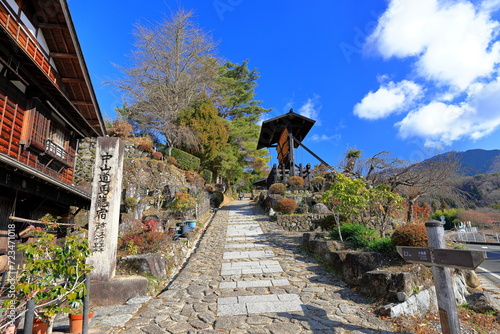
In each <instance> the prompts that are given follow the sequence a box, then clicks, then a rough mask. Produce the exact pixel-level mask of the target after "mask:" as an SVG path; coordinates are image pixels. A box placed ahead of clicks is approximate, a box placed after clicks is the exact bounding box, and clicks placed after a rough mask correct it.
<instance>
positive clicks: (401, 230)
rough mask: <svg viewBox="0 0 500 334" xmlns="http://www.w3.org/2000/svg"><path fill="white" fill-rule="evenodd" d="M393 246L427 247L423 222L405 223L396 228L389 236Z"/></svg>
mask: <svg viewBox="0 0 500 334" xmlns="http://www.w3.org/2000/svg"><path fill="white" fill-rule="evenodd" d="M391 241H392V244H393V245H394V246H410V247H427V246H428V241H427V231H426V229H425V225H424V224H405V225H400V226H398V227H397V228H396V230H395V231H394V233H393V234H392V236H391Z"/></svg>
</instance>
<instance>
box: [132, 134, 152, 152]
mask: <svg viewBox="0 0 500 334" xmlns="http://www.w3.org/2000/svg"><path fill="white" fill-rule="evenodd" d="M134 144H135V146H136V147H137V149H138V150H141V151H144V152H149V153H153V151H154V150H153V140H152V139H151V138H150V137H149V136H143V137H136V138H134Z"/></svg>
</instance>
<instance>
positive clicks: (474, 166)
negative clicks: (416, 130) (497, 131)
mask: <svg viewBox="0 0 500 334" xmlns="http://www.w3.org/2000/svg"><path fill="white" fill-rule="evenodd" d="M450 154H453V156H454V157H455V158H456V159H457V160H458V164H459V166H460V167H462V170H463V173H462V174H463V175H465V176H473V175H478V174H493V173H500V150H484V149H472V150H467V151H462V152H457V151H450V152H447V153H443V154H438V155H436V156H434V157H432V158H430V159H427V160H426V161H441V160H445V159H447V158H448V157H449V156H450Z"/></svg>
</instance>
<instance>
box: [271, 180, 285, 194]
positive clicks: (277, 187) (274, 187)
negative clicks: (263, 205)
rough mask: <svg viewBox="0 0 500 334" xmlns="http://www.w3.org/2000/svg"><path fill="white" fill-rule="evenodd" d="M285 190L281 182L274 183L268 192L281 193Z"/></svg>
mask: <svg viewBox="0 0 500 334" xmlns="http://www.w3.org/2000/svg"><path fill="white" fill-rule="evenodd" d="M285 191H286V186H285V185H284V184H283V183H274V184H272V185H271V186H270V187H269V193H270V194H279V195H283V194H284V193H285Z"/></svg>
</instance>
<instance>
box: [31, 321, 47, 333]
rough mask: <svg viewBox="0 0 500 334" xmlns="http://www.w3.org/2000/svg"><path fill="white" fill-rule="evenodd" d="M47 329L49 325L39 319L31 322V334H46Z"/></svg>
mask: <svg viewBox="0 0 500 334" xmlns="http://www.w3.org/2000/svg"><path fill="white" fill-rule="evenodd" d="M48 328H49V324H48V323H47V322H45V321H43V320H41V319H35V320H34V321H33V330H32V331H31V333H32V334H47V329H48Z"/></svg>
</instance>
